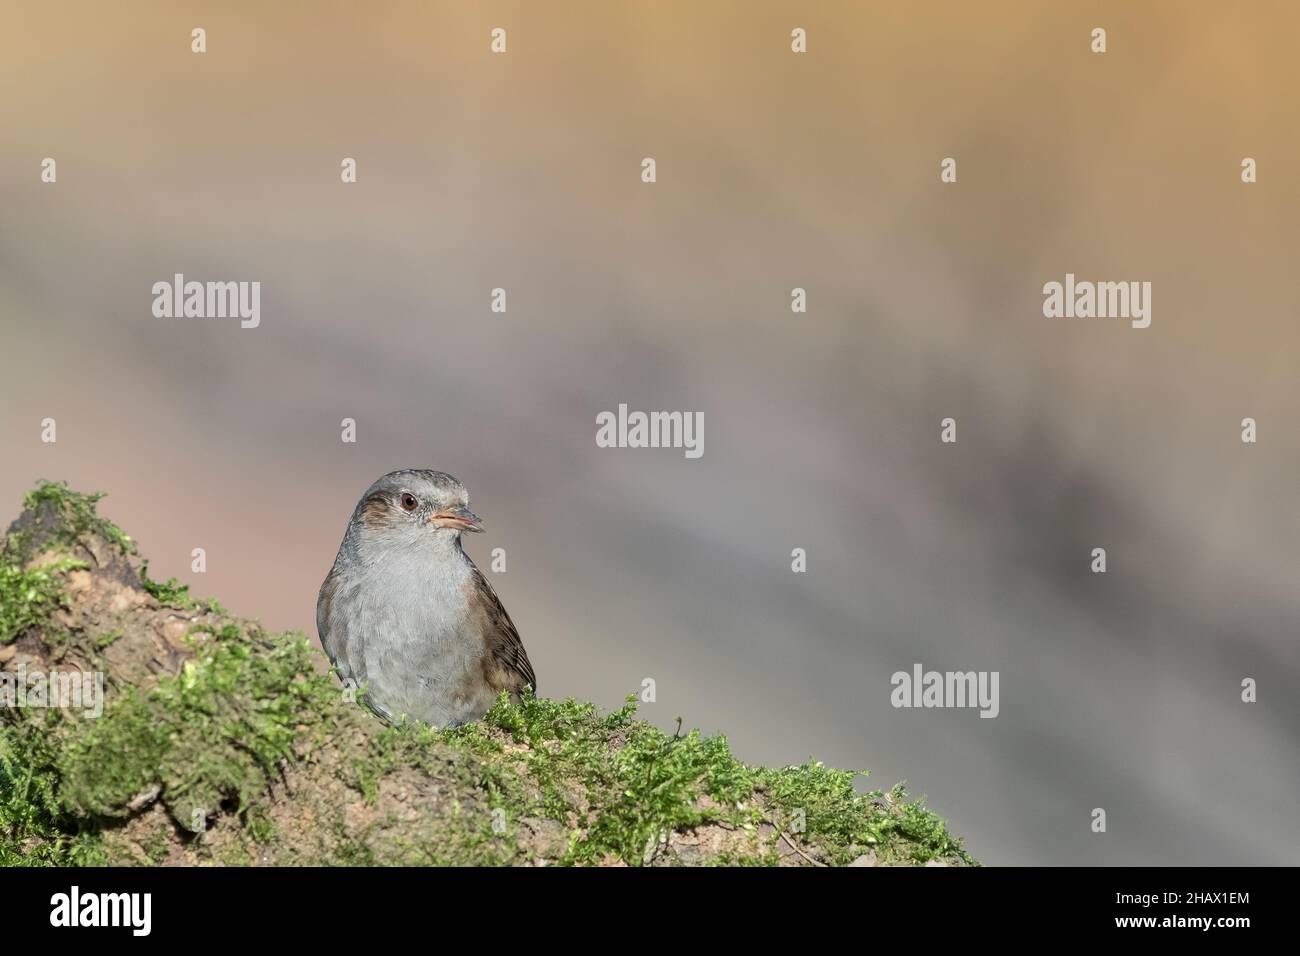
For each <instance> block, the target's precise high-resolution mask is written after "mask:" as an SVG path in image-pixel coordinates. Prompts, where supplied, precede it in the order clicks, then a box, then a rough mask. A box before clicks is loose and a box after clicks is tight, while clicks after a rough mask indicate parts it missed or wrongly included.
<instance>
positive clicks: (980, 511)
mask: <svg viewBox="0 0 1300 956" xmlns="http://www.w3.org/2000/svg"><path fill="white" fill-rule="evenodd" d="M0 20H2V21H3V28H0V449H2V450H3V451H2V455H3V462H4V466H3V469H2V470H0V503H4V504H3V508H4V509H5V510H6V517H5V518H4V520H5V521H7V520H8V517H9V516H12V515H13V514H16V513H17V510H18V507H19V500H20V497H21V494H22V492H23V491H24V490H25V489H26V488H28V487H30V486H31V485H32V484H33V482H34V481H35V480H36V479H37V478H39V477H49V478H54V479H66V480H68V481H69V482H71V483H72V484H73V485H74V486H76V487H78V488H82V489H86V490H91V489H104V490H107V491H109V492H110V493H111V497H110V498H109V499H108V500H107V501H106V502H105V503H104V504H103V506H102V508H103V509H104V511H105V512H106V513H107V514H108V515H109V516H111V517H112V518H113V519H114V520H116V521H118V522H119V523H120V524H122V525H123V526H124V527H125V528H127V529H128V530H129V531H130V532H132V533H133V534H134V535H136V537H138V539H139V540H140V543H141V547H142V549H143V551H144V553H145V554H146V555H148V556H149V557H150V558H151V568H152V571H153V573H154V575H155V576H161V577H163V578H165V577H168V576H171V575H176V576H178V577H180V578H181V579H182V580H185V581H189V582H191V583H192V584H193V585H194V588H195V590H196V592H197V593H200V594H205V595H206V594H210V595H215V596H218V597H219V598H220V599H221V600H222V601H223V603H225V604H226V605H227V606H229V607H231V608H233V609H235V610H236V611H238V612H240V613H243V614H247V615H250V616H258V617H260V618H262V620H263V621H264V622H265V623H266V624H267V625H268V626H272V627H278V628H301V629H303V630H305V631H307V632H308V633H311V634H313V635H314V632H315V630H314V605H315V598H316V591H317V588H318V586H319V584H320V581H321V579H322V578H323V577H324V575H325V572H326V571H327V570H328V568H329V565H330V562H331V561H332V560H333V557H334V553H335V550H336V548H337V546H338V542H339V538H340V537H341V535H342V532H343V529H344V526H345V524H346V521H347V518H348V516H349V513H350V511H351V509H352V507H353V505H354V504H355V502H356V499H357V497H358V496H359V495H360V493H361V491H362V490H363V489H364V488H365V486H366V485H367V484H368V483H369V482H370V481H371V480H373V479H374V478H376V477H377V476H379V475H380V474H382V473H384V472H386V471H388V470H391V469H393V468H398V467H433V468H439V469H444V470H447V471H451V472H452V473H454V474H456V475H457V476H458V477H460V478H461V479H462V480H463V481H464V482H465V483H466V484H467V486H468V487H469V489H470V491H471V494H472V496H473V504H474V508H475V510H476V511H478V512H479V513H480V514H482V515H483V516H484V517H485V519H486V521H487V526H488V533H487V534H486V535H484V536H482V537H481V538H477V539H475V540H473V541H471V542H470V543H469V550H470V551H471V553H472V554H473V556H474V557H475V558H476V559H477V560H478V561H479V563H480V564H481V565H484V566H486V565H487V564H488V561H489V553H490V550H491V549H492V548H494V547H503V548H505V549H506V551H507V555H508V571H507V573H506V574H504V575H496V576H495V577H494V579H493V581H494V584H495V586H496V587H497V589H498V591H499V592H500V594H501V595H502V598H503V600H504V601H505V604H506V606H507V607H508V608H509V610H510V612H511V615H512V616H513V618H514V620H515V622H516V623H517V625H518V626H519V628H520V630H521V632H522V633H523V635H524V638H525V641H526V643H527V645H528V648H529V651H530V654H531V656H532V658H533V661H534V662H535V664H536V666H537V672H538V677H539V682H540V685H541V691H542V693H543V694H545V695H547V696H565V695H576V696H579V697H584V698H588V699H592V700H595V701H597V702H598V703H599V704H601V705H602V706H605V707H610V706H614V705H616V704H618V703H619V702H620V701H621V699H622V698H623V696H624V695H625V694H627V693H628V692H630V691H632V690H635V689H637V688H638V687H639V686H640V683H641V681H642V679H643V678H646V677H652V678H654V679H655V680H656V682H657V689H658V700H657V702H656V703H654V704H650V705H645V706H644V708H643V712H644V713H645V715H646V716H648V717H650V718H651V719H653V720H655V721H656V722H657V723H659V724H661V725H663V726H671V725H672V724H673V723H674V718H675V717H676V716H678V715H680V716H682V717H683V718H684V719H685V721H686V722H687V723H688V724H689V725H695V726H700V727H702V728H704V729H706V730H708V731H719V730H721V731H725V732H726V733H727V734H728V735H729V736H730V739H731V742H732V746H733V749H734V750H735V751H736V752H737V754H738V755H740V756H741V757H742V758H743V759H746V760H749V761H754V762H760V761H761V762H766V763H777V764H784V763H792V762H799V761H802V760H804V759H806V758H808V757H809V756H812V757H815V758H816V759H820V760H824V761H826V762H827V763H829V764H834V765H838V766H845V767H868V768H870V769H871V770H872V777H871V778H870V781H869V784H870V785H872V786H880V787H888V786H889V785H891V784H893V783H894V782H895V781H897V780H899V779H906V780H907V781H908V782H909V784H910V785H911V787H912V789H913V790H914V791H916V792H919V793H923V794H926V795H928V797H929V798H930V803H931V805H932V806H933V807H934V808H935V809H936V810H938V811H939V812H940V813H941V814H942V815H944V816H945V817H946V818H948V819H949V820H950V822H951V824H952V827H953V829H954V831H955V832H957V833H959V834H962V835H965V836H966V837H967V838H968V846H969V848H970V849H971V851H972V852H973V853H975V855H976V856H977V857H979V858H980V859H982V860H984V861H985V862H987V863H1034V864H1042V863H1085V864H1096V863H1115V864H1137V863H1152V864H1157V863H1165V864H1196V863H1211V864H1213V863H1239V864H1248V863H1296V862H1297V853H1296V847H1297V846H1300V813H1297V809H1298V807H1297V798H1296V793H1297V789H1296V788H1297V784H1298V783H1300V765H1298V763H1297V757H1296V755H1297V751H1298V750H1300V703H1297V701H1298V700H1300V697H1298V693H1300V661H1298V660H1297V639H1298V638H1300V625H1298V623H1297V622H1298V620H1300V617H1298V615H1300V589H1298V588H1297V575H1298V572H1300V558H1298V556H1297V541H1298V540H1300V508H1297V492H1296V488H1297V480H1296V470H1297V468H1296V466H1297V464H1300V433H1298V431H1297V429H1298V425H1300V423H1298V421H1297V408H1300V386H1298V385H1297V368H1298V367H1300V364H1298V358H1297V356H1298V352H1300V329H1298V323H1300V293H1298V292H1297V285H1296V279H1295V277H1296V261H1297V254H1298V253H1300V228H1298V227H1297V225H1296V222H1297V218H1298V215H1297V214H1298V213H1300V185H1298V184H1300V167H1298V166H1297V160H1296V156H1297V148H1298V147H1300V134H1298V132H1297V123H1296V117H1297V116H1298V115H1300V93H1298V92H1297V91H1298V90H1300V73H1298V71H1297V68H1296V63H1297V54H1296V50H1295V46H1294V37H1295V35H1296V28H1297V26H1300V12H1298V10H1297V8H1296V6H1295V5H1294V4H1292V3H1283V2H1277V3H1268V2H1255V3H1250V4H1241V5H1226V4H1219V3H1210V2H1145V3H1142V4H1132V3H1127V2H1123V3H1121V2H1086V3H1085V2H1078V3H1047V2H984V3H979V4H974V3H959V2H944V3H910V4H905V5H903V4H897V5H895V4H867V3H848V2H842V3H833V2H825V3H818V4H815V5H813V4H798V3H777V2H770V3H765V2H750V3H742V2H716V0H711V2H707V3H686V2H681V3H677V2H609V3H594V2H593V3H572V2H561V0H549V2H544V3H537V2H534V3H526V2H519V3H497V2H490V3H489V2H484V3H466V2H455V3H453V2H444V3H435V2H427V0H426V2H419V3H375V4H366V5H359V4H354V3H310V4H309V3H288V2H285V3H278V4H261V3H235V2H227V3H222V4H220V5H212V4H204V3H161V2H128V3H123V4H116V5H112V6H106V5H103V4H93V3H63V4H43V3H36V2H30V0H6V2H5V3H4V4H3V8H2V9H0ZM197 26H201V27H203V28H205V29H206V31H207V43H208V52H207V53H206V54H203V55H195V54H192V53H191V52H190V31H191V29H192V28H194V27H197ZM496 26H502V27H505V28H506V29H507V30H508V37H509V41H508V42H509V52H508V53H507V54H505V55H504V56H495V55H493V54H492V53H490V51H489V35H488V34H489V31H490V30H491V29H492V28H493V27H496ZM796 26H802V27H804V28H806V29H807V31H808V38H809V39H808V44H809V53H808V54H807V55H803V56H796V55H794V54H792V53H791V52H790V47H789V43H790V30H791V29H792V28H793V27H796ZM1094 26H1102V27H1105V28H1106V29H1107V31H1108V44H1109V52H1108V53H1106V54H1105V55H1102V56H1098V55H1094V54H1092V53H1091V52H1090V51H1089V33H1090V31H1091V29H1092V28H1093V27H1094ZM46 156H49V157H53V158H55V159H56V160H57V163H58V182H57V184H56V185H46V184H43V183H41V181H40V163H41V160H42V159H43V158H44V157H46ZM345 156H350V157H354V158H356V160H357V162H358V171H359V181H358V182H357V183H356V184H355V185H343V184H342V183H340V181H339V172H340V166H339V164H340V161H341V160H342V159H343V157H345ZM644 156H653V157H654V158H655V159H656V160H657V162H658V179H659V181H658V182H657V183H655V184H654V185H645V184H643V183H641V181H640V176H639V174H640V161H641V159H642V157H644ZM945 156H953V157H955V158H956V159H957V161H958V182H957V183H956V184H952V185H943V184H941V183H940V182H939V178H938V173H939V162H940V160H941V159H942V158H943V157H945ZM1245 156H1251V157H1254V158H1255V159H1256V160H1257V161H1258V163H1259V182H1258V183H1256V184H1254V185H1243V184H1242V183H1241V181H1240V163H1241V160H1242V158H1243V157H1245ZM176 272H182V273H184V274H185V275H186V277H187V278H189V279H197V280H200V281H205V280H259V281H261V283H262V322H261V327H260V328H258V329H255V330H242V329H240V328H239V324H238V321H237V320H198V319H192V320H184V319H177V320H166V319H156V318H154V317H153V316H152V314H151V304H152V298H153V297H152V293H151V291H150V287H151V286H152V284H153V283H154V282H156V281H159V280H168V279H170V277H171V276H172V275H173V273H176ZM1067 272H1073V273H1075V274H1076V275H1078V276H1079V278H1080V279H1093V280H1130V279H1132V280H1148V281H1151V282H1152V283H1153V293H1152V304H1153V321H1152V325H1151V327H1150V328H1149V329H1146V330H1134V329H1131V328H1129V327H1128V323H1127V322H1125V321H1122V320H1100V319H1094V320H1066V319H1060V320H1049V319H1045V318H1043V316H1042V313H1041V309H1042V293H1041V289H1042V285H1043V283H1044V282H1047V281H1051V280H1057V281H1060V280H1062V279H1063V278H1064V275H1065V273H1067ZM498 286H500V287H504V288H505V289H506V290H507V293H508V304H509V311H508V312H507V313H506V314H504V315H501V314H495V313H492V312H491V311H490V310H489V307H488V306H489V295H490V290H491V289H492V288H494V287H498ZM795 286H801V287H804V288H806V289H807V290H808V296H809V311H808V313H807V314H806V315H794V314H792V313H791V311H790V307H789V303H790V290H791V288H793V287H795ZM620 402H626V403H628V405H629V406H630V407H631V408H633V409H647V410H649V409H675V410H688V411H700V412H703V414H704V422H705V430H704V441H705V445H704V447H705V453H704V457H703V458H702V459H700V460H698V461H691V460H687V459H685V458H684V457H683V456H682V454H681V452H680V451H666V450H658V451H651V450H606V449H600V448H597V446H596V444H595V440H594V436H595V416H596V413H597V412H599V411H602V410H606V409H615V408H617V405H618V404H619V403H620ZM47 416H48V417H53V418H55V419H56V420H57V422H58V442H57V444H54V445H46V444H42V443H41V442H40V421H41V419H42V418H45V417H47ZM946 416H952V417H954V418H956V419H957V422H958V439H959V440H958V443H957V444H956V445H955V446H948V445H941V444H940V442H939V420H940V419H941V418H943V417H946ZM1246 416H1250V417H1254V418H1256V419H1257V420H1258V422H1259V436H1260V438H1259V443H1258V444H1257V445H1254V446H1248V445H1243V444H1242V443H1241V442H1240V440H1239V431H1240V425H1239V423H1240V421H1241V419H1242V418H1244V417H1246ZM344 417H351V418H355V419H356V420H357V422H358V435H359V440H358V442H357V443H356V444H355V445H348V444H343V443H342V442H341V441H340V440H339V432H340V429H339V422H340V420H341V419H342V418H344ZM195 547H203V548H206V549H207V553H208V573H207V574H206V575H194V574H191V573H190V569H189V563H190V557H189V555H190V550H191V549H192V548H195ZM793 547H803V548H806V549H807V551H808V573H807V574H804V575H796V574H792V573H791V571H790V551H791V549H792V548H793ZM1094 547H1105V548H1106V549H1107V551H1108V555H1109V573H1107V574H1106V575H1093V574H1091V573H1090V571H1089V561H1090V556H1089V553H1090V551H1091V549H1092V548H1094ZM913 662H920V663H922V664H924V665H925V666H926V667H932V668H937V669H940V670H959V669H960V670H965V669H978V670H998V671H1000V672H1001V715H1000V716H999V717H998V718H997V719H996V720H981V719H978V717H977V716H976V714H975V712H973V711H952V710H945V711H915V710H895V709H893V708H892V707H891V706H890V704H889V690H890V686H889V676H890V674H891V673H893V672H894V671H896V670H900V669H902V670H909V669H910V668H911V665H912V664H913ZM1246 676H1252V677H1255V678H1257V679H1258V680H1259V682H1260V683H1259V686H1260V691H1259V694H1260V700H1259V703H1257V704H1254V705H1247V704H1243V703H1241V701H1240V699H1239V694H1240V687H1239V684H1240V681H1241V679H1242V678H1243V677H1246ZM1098 806H1100V807H1105V808H1106V809H1107V812H1108V815H1109V821H1108V822H1109V832H1108V833H1107V834H1105V835H1094V834H1092V833H1090V831H1089V822H1090V818H1089V812H1090V810H1091V809H1092V808H1093V807H1098Z"/></svg>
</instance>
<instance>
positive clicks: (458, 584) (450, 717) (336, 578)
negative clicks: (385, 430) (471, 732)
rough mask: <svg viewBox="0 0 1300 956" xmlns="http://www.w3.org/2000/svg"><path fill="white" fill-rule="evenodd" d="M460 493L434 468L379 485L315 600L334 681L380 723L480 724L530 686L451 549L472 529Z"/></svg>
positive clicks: (505, 630) (503, 618)
mask: <svg viewBox="0 0 1300 956" xmlns="http://www.w3.org/2000/svg"><path fill="white" fill-rule="evenodd" d="M481 530H482V525H481V522H480V520H479V517H478V516H477V515H476V514H474V512H472V511H470V510H469V495H468V493H467V492H466V491H465V487H464V485H462V484H461V483H460V482H459V481H457V480H456V479H455V478H453V477H452V476H451V475H448V474H445V473H444V472H440V471H425V470H420V469H409V470H404V471H394V472H391V473H389V474H387V475H384V477H382V478H380V479H379V480H378V481H376V482H375V483H374V484H373V485H371V486H370V487H369V488H368V489H366V493H365V494H364V495H362V496H361V501H360V502H358V503H357V507H356V510H355V511H353V513H352V520H351V521H350V522H349V523H348V530H347V532H346V533H345V534H344V535H343V543H342V544H341V545H340V546H339V553H338V557H336V558H335V559H334V567H333V568H332V569H331V570H330V573H329V576H328V577H326V578H325V583H324V584H323V585H321V589H320V597H319V598H318V599H317V602H316V627H317V629H318V630H319V631H320V639H321V644H322V645H323V646H324V648H325V653H326V654H328V655H329V659H330V662H331V663H332V664H333V665H334V666H335V667H336V668H337V669H338V672H339V676H340V677H341V678H342V679H343V680H344V681H348V680H351V681H354V682H355V685H356V686H364V687H365V700H366V703H367V704H368V705H369V706H370V708H371V709H372V710H373V711H374V712H375V713H376V714H378V715H379V716H380V717H381V718H382V719H383V720H385V721H388V722H392V721H396V720H399V719H400V718H401V717H402V716H403V715H405V716H407V717H410V718H413V719H416V720H422V721H424V722H426V723H428V724H432V725H433V726H435V727H455V726H459V725H460V724H463V723H466V722H468V721H472V720H477V719H478V718H479V717H482V716H483V714H484V713H485V712H486V711H487V709H488V708H489V707H490V706H491V705H492V703H493V701H494V700H495V699H496V697H497V696H498V695H499V694H500V693H501V692H502V691H503V690H506V691H509V692H510V693H511V695H512V696H517V695H518V694H519V693H520V691H521V690H522V689H523V687H524V686H525V685H528V686H530V687H532V688H533V689H534V690H536V688H537V679H536V678H535V677H534V676H533V665H532V664H531V663H530V662H529V660H528V654H527V652H525V651H524V645H523V643H522V642H521V641H520V639H519V632H518V631H516V630H515V626H514V624H512V623H511V622H510V615H508V614H506V610H505V608H504V607H502V606H501V601H500V599H498V598H497V596H496V592H494V591H493V590H492V586H491V585H490V584H488V583H487V580H486V579H485V578H484V577H483V574H482V572H480V571H479V569H478V568H476V567H475V566H474V562H473V561H471V560H470V559H469V556H468V555H467V554H465V552H464V551H463V550H462V549H461V542H460V536H461V533H462V532H465V531H481Z"/></svg>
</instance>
